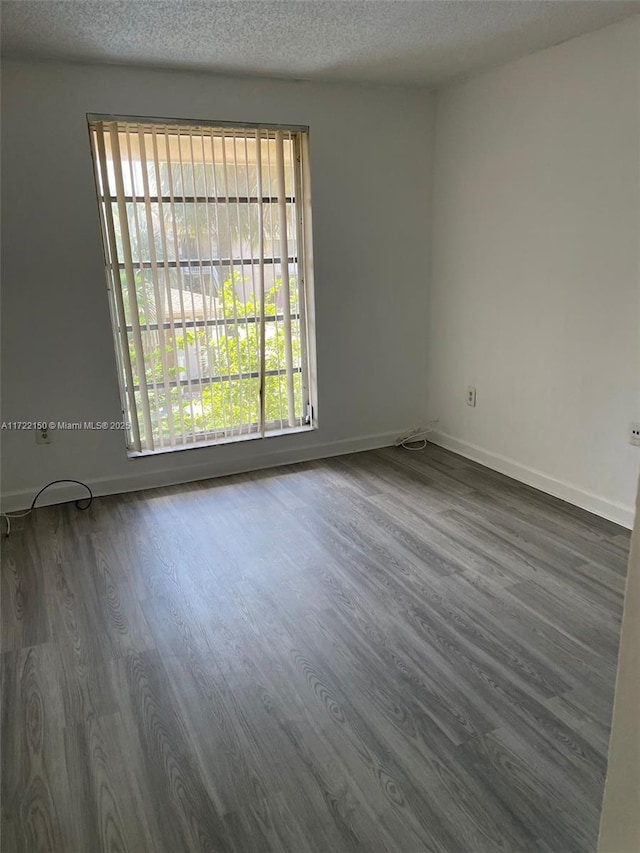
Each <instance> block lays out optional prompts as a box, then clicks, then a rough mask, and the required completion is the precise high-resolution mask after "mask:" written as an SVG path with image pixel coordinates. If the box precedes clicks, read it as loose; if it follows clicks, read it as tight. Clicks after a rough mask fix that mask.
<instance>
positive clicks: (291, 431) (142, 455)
mask: <svg viewBox="0 0 640 853" xmlns="http://www.w3.org/2000/svg"><path fill="white" fill-rule="evenodd" d="M316 428H317V426H316V424H305V425H304V426H296V427H284V428H283V429H279V430H270V431H269V432H268V433H267V434H266V435H264V436H262V435H260V434H259V433H250V434H249V435H234V436H229V437H227V438H212V439H211V440H209V441H198V442H197V443H193V444H178V445H175V446H173V447H156V448H155V449H154V450H128V451H127V455H128V457H129V459H146V458H148V457H149V456H160V455H161V454H164V453H178V452H181V451H183V450H201V449H202V448H203V447H221V446H223V445H227V444H238V443H240V442H243V441H252V440H254V439H263V438H278V437H279V436H283V435H295V434H296V433H302V432H311V431H312V430H314V429H316Z"/></svg>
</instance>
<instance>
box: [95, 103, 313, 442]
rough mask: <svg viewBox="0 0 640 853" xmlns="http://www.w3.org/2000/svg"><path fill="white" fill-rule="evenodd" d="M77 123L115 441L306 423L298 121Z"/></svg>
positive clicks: (212, 435) (309, 422)
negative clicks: (119, 419) (119, 407)
mask: <svg viewBox="0 0 640 853" xmlns="http://www.w3.org/2000/svg"><path fill="white" fill-rule="evenodd" d="M89 132H90V137H91V144H92V150H93V155H94V163H95V174H96V186H97V191H98V199H99V208H100V214H101V223H102V231H103V238H104V246H105V257H106V265H107V274H108V282H109V292H110V298H111V308H112V322H113V329H114V336H115V342H116V356H117V362H118V373H119V376H120V385H121V392H122V399H123V411H124V414H125V419H126V420H127V422H128V423H129V424H130V429H129V432H128V447H129V450H130V451H131V452H132V453H133V454H136V453H150V452H154V451H162V450H172V449H177V448H184V447H190V446H194V445H200V444H205V443H216V442H222V441H230V440H238V439H243V438H256V437H264V436H269V435H275V434H279V433H282V432H285V431H291V430H300V429H309V428H311V427H312V426H313V425H314V424H313V418H314V408H315V407H314V405H313V402H314V401H313V381H312V380H313V371H312V369H311V365H312V364H313V358H314V353H313V334H312V332H313V328H312V325H313V324H312V314H313V305H312V300H311V299H310V286H311V281H310V276H309V274H308V272H307V270H306V267H305V257H306V253H305V248H307V246H308V245H309V236H308V235H309V234H310V222H309V215H308V209H309V208H308V193H309V182H308V175H307V169H306V157H307V139H308V134H307V132H306V130H305V129H303V128H280V127H277V128H276V127H268V126H264V125H260V126H241V127H240V126H227V125H213V124H203V123H193V124H191V123H186V122H177V121H169V120H166V121H165V120H156V119H132V118H123V119H120V118H118V119H116V118H114V117H112V116H109V117H100V116H89Z"/></svg>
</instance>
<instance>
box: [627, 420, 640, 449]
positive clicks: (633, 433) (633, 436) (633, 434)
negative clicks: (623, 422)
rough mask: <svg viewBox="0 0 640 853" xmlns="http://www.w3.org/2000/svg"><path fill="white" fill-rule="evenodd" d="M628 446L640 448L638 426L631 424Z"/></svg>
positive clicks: (639, 429)
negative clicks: (632, 445) (633, 445)
mask: <svg viewBox="0 0 640 853" xmlns="http://www.w3.org/2000/svg"><path fill="white" fill-rule="evenodd" d="M629 444H635V445H636V447H640V424H631V429H630V430H629Z"/></svg>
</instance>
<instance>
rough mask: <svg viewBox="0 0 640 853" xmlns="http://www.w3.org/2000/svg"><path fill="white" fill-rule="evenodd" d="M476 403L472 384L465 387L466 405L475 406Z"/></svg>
mask: <svg viewBox="0 0 640 853" xmlns="http://www.w3.org/2000/svg"><path fill="white" fill-rule="evenodd" d="M475 404H476V389H475V388H474V387H473V385H469V387H468V388H467V406H475Z"/></svg>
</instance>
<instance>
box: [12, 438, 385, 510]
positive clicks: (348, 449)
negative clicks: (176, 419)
mask: <svg viewBox="0 0 640 853" xmlns="http://www.w3.org/2000/svg"><path fill="white" fill-rule="evenodd" d="M397 435H398V430H394V431H393V432H389V433H379V434H377V435H368V436H360V437H357V438H349V439H341V440H338V441H329V442H323V443H319V444H312V445H307V446H305V447H295V448H292V447H290V446H288V447H280V448H277V449H274V450H267V451H265V452H263V453H260V455H259V456H255V455H252V456H249V457H248V456H247V454H246V453H242V451H241V450H239V451H238V453H237V454H234V455H232V456H229V455H226V454H225V459H224V461H219V460H218V461H216V462H215V463H209V464H208V465H203V464H202V463H200V464H197V465H193V464H192V465H185V466H183V467H180V468H176V467H175V466H174V467H173V468H167V469H164V470H157V469H156V470H153V471H144V470H143V469H142V467H143V466H144V458H142V459H135V460H131V466H132V473H131V474H126V475H116V476H113V477H100V478H98V479H88V480H86V482H87V484H88V485H89V486H90V487H91V490H92V491H93V494H94V496H95V497H100V496H103V495H116V494H121V493H122V492H137V491H142V490H144V489H155V488H158V487H161V486H173V485H177V484H180V483H193V482H195V481H197V480H209V479H211V478H214V477H226V476H228V475H230V474H244V473H246V472H248V471H259V470H262V469H264V468H275V467H277V466H279V465H293V464H294V463H296V462H310V461H312V460H314V459H325V458H327V457H328V456H342V455H344V454H345V453H357V452H359V451H361V450H374V449H376V448H379V447H389V446H391V445H392V444H393V443H394V442H395V439H396V437H397ZM270 441H271V439H270ZM227 447H228V445H227ZM238 447H241V445H238ZM185 452H186V451H185ZM43 485H44V484H43V483H40V484H38V485H36V486H33V487H32V488H30V489H23V490H20V491H14V492H6V493H5V494H3V495H2V498H1V503H2V512H16V511H20V510H23V509H27V508H28V507H29V506H30V505H31V501H32V500H33V498H34V497H35V495H36V494H37V492H38V490H39V489H40V488H42V486H43ZM86 494H87V493H86V490H85V489H83V488H82V487H81V486H76V485H73V484H70V483H67V484H60V485H56V486H51V487H50V488H49V489H47V491H46V492H44V493H43V494H42V496H41V497H40V498H39V500H38V506H50V505H52V504H59V503H66V502H67V501H75V500H78V499H79V498H82V497H84V496H86Z"/></svg>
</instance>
